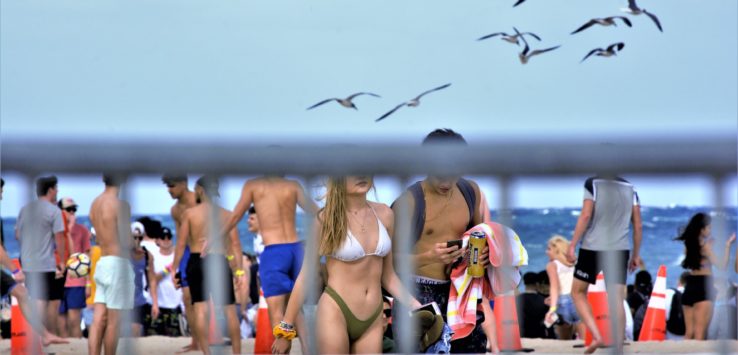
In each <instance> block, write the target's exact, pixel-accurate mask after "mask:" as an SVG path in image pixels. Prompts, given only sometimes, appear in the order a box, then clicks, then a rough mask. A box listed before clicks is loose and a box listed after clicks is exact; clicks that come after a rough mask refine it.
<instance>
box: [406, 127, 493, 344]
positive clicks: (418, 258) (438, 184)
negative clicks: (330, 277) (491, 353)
mask: <svg viewBox="0 0 738 355" xmlns="http://www.w3.org/2000/svg"><path fill="white" fill-rule="evenodd" d="M434 144H442V145H466V141H465V140H464V137H462V136H461V135H460V134H458V133H456V132H454V131H453V130H451V129H437V130H435V131H433V132H431V133H429V134H428V135H427V136H426V137H425V139H424V140H423V145H434ZM480 198H481V197H480V190H479V187H478V186H477V184H476V183H475V182H473V181H471V180H466V179H463V178H461V177H459V176H444V177H440V176H428V177H427V178H426V179H424V180H423V181H419V182H416V183H415V184H413V185H411V186H410V187H409V188H408V191H406V192H405V193H404V194H403V195H402V196H400V197H399V198H398V200H397V201H395V202H394V203H393V204H392V209H393V210H394V212H395V218H398V217H399V216H402V215H404V214H403V213H402V212H404V211H401V210H400V208H402V207H401V206H407V207H408V208H410V211H411V216H412V217H411V220H410V222H411V225H412V237H413V238H415V239H414V243H413V244H414V246H415V253H414V255H412V257H413V259H414V263H413V264H414V265H415V275H416V276H415V285H416V289H417V291H418V292H417V295H416V297H417V299H418V302H420V303H421V304H426V303H430V302H436V303H437V304H438V306H439V307H440V308H441V313H442V314H443V316H444V319H445V318H446V309H447V306H448V299H449V292H450V288H451V281H450V266H451V264H453V263H454V262H455V261H456V260H458V259H459V258H461V257H462V256H463V254H464V253H465V252H466V248H459V247H458V246H456V245H452V246H451V247H449V246H448V245H447V241H450V240H457V239H459V238H461V236H462V235H463V234H464V232H466V231H467V230H468V229H469V228H471V227H473V226H475V225H477V224H479V223H482V222H483V217H482V212H481V211H480V208H479V206H480V203H479V201H480ZM400 202H401V203H400ZM399 223H400V222H399V221H396V222H395V225H399ZM480 259H481V260H482V261H483V263H484V264H488V263H489V257H488V252H487V249H486V248H485V252H483V254H482V256H481V258H480ZM482 304H483V307H484V317H490V319H492V318H493V317H494V315H493V313H492V312H491V310H490V309H489V307H488V305H489V303H488V302H482ZM489 324H494V322H489ZM485 333H487V332H486V331H485V330H484V329H483V328H482V316H481V314H479V317H478V318H477V325H476V327H475V328H474V330H473V331H472V332H471V334H469V335H468V336H466V337H464V338H460V339H458V340H454V341H452V342H451V344H450V351H451V352H452V353H485V352H486V350H487V345H489V347H490V348H491V349H493V350H497V342H496V339H493V338H492V337H493V335H492V334H493V333H494V332H493V331H491V332H489V333H490V336H487V335H486V334H485ZM488 343H489V344H488Z"/></svg>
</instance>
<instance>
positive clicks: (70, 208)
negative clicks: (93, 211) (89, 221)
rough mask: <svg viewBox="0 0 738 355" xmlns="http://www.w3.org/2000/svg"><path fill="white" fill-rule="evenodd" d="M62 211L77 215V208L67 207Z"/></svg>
mask: <svg viewBox="0 0 738 355" xmlns="http://www.w3.org/2000/svg"><path fill="white" fill-rule="evenodd" d="M64 210H65V211H67V212H69V213H77V207H74V206H72V207H67V208H65V209H64Z"/></svg>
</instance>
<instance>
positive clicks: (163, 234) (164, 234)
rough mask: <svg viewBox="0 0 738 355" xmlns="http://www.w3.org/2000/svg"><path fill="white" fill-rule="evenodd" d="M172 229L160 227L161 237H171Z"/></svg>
mask: <svg viewBox="0 0 738 355" xmlns="http://www.w3.org/2000/svg"><path fill="white" fill-rule="evenodd" d="M173 238H174V236H173V235H172V230H171V229H169V228H167V227H161V239H173Z"/></svg>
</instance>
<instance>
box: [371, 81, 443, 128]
mask: <svg viewBox="0 0 738 355" xmlns="http://www.w3.org/2000/svg"><path fill="white" fill-rule="evenodd" d="M449 86H451V83H448V84H446V85H441V86H439V87H437V88H434V89H430V90H428V91H426V92H424V93H422V94H420V95H418V96H416V97H415V98H414V99H412V100H409V101H405V102H403V103H401V104H399V105H397V106H395V108H393V109H392V110H390V111H389V112H387V113H385V114H384V115H382V117H380V118H377V119H376V120H374V122H379V121H381V120H383V119H385V118H387V116H389V115H391V114H393V113H395V111H397V110H399V109H400V107H402V106H408V107H417V106H418V105H420V98H421V97H423V96H425V95H426V94H430V93H432V92H434V91H438V90H443V89H445V88H447V87H449Z"/></svg>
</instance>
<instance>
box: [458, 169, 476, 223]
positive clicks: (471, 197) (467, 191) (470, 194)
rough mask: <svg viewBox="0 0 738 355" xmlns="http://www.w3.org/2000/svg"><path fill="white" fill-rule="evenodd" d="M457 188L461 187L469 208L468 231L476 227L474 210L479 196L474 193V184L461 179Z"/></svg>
mask: <svg viewBox="0 0 738 355" xmlns="http://www.w3.org/2000/svg"><path fill="white" fill-rule="evenodd" d="M456 186H458V187H459V190H460V191H461V194H462V195H464V200H465V201H466V205H467V206H468V207H469V225H468V226H466V229H467V230H469V229H471V228H472V227H474V210H475V207H476V206H477V195H476V193H474V187H473V186H472V184H471V183H470V182H469V181H467V180H465V179H463V178H460V179H459V181H457V182H456Z"/></svg>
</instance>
